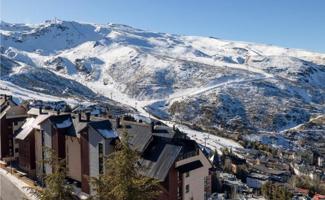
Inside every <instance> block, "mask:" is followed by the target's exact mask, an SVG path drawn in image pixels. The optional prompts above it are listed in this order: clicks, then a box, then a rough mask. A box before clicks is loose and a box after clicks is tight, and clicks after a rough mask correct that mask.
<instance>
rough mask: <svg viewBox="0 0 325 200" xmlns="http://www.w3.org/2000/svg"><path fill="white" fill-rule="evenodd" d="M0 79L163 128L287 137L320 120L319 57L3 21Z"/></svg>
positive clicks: (106, 28)
mask: <svg viewBox="0 0 325 200" xmlns="http://www.w3.org/2000/svg"><path fill="white" fill-rule="evenodd" d="M0 34H1V74H0V75H1V80H2V83H3V84H5V85H6V88H7V89H9V90H10V89H11V86H13V85H12V84H14V85H15V87H16V86H17V87H22V88H25V89H28V90H29V91H35V92H38V93H43V94H45V95H53V96H62V95H63V96H66V97H69V98H81V99H88V100H89V99H92V98H95V99H98V98H103V96H106V97H108V98H111V99H113V100H115V101H118V102H121V103H124V104H128V105H130V106H132V107H135V108H137V109H138V110H139V111H140V112H142V113H146V112H147V111H149V112H150V113H151V114H154V115H155V116H157V117H161V118H164V119H167V120H179V121H186V122H190V123H195V124H197V125H202V126H205V127H209V128H218V127H223V128H227V129H229V130H234V129H242V128H245V129H248V130H254V131H255V130H283V129H286V128H290V127H294V126H296V125H298V124H300V123H303V122H306V121H308V120H309V118H310V117H311V116H313V115H319V114H324V110H325V107H324V104H325V92H324V90H325V81H324V80H325V54H321V53H314V52H307V51H304V50H297V49H288V48H281V47H276V46H272V45H262V44H253V43H245V42H234V41H226V40H221V39H216V38H208V37H197V36H179V35H173V34H166V33H156V32H149V31H143V30H139V29H136V28H132V27H129V26H125V25H119V24H101V25H99V24H89V23H78V22H69V21H59V20H54V21H46V22H45V23H42V24H33V25H29V24H10V23H5V22H1V25H0Z"/></svg>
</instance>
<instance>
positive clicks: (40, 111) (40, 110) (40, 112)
mask: <svg viewBox="0 0 325 200" xmlns="http://www.w3.org/2000/svg"><path fill="white" fill-rule="evenodd" d="M38 109H39V114H42V113H43V112H42V109H43V108H42V106H40V107H38Z"/></svg>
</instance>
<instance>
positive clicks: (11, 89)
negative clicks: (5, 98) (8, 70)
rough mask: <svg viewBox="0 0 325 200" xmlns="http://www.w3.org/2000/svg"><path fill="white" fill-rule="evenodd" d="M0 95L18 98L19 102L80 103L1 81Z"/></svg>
mask: <svg viewBox="0 0 325 200" xmlns="http://www.w3.org/2000/svg"><path fill="white" fill-rule="evenodd" d="M0 93H1V94H7V95H12V96H13V97H15V98H18V99H19V100H20V101H21V100H29V99H32V100H42V101H65V102H67V103H68V104H71V105H77V104H78V103H80V102H79V101H78V100H77V99H72V98H63V97H57V96H51V95H46V94H43V93H39V92H35V91H31V90H27V89H24V88H22V87H19V86H17V85H15V84H13V83H10V82H8V81H3V80H0Z"/></svg>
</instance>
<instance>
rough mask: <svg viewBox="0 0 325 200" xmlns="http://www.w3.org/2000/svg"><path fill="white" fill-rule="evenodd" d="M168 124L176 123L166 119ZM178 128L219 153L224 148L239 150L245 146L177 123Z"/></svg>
mask: <svg viewBox="0 0 325 200" xmlns="http://www.w3.org/2000/svg"><path fill="white" fill-rule="evenodd" d="M164 123H166V124H167V125H168V126H173V125H174V124H175V123H173V122H169V121H164ZM175 126H176V128H178V129H179V130H180V131H182V132H184V133H186V134H187V136H189V137H190V138H191V139H192V140H195V141H196V142H197V143H199V144H201V145H203V146H205V145H206V147H208V148H210V149H211V150H215V149H216V150H217V151H218V153H221V150H222V149H224V148H229V149H232V150H233V151H237V150H240V149H242V148H243V147H242V146H241V145H240V144H239V143H237V142H235V141H233V140H231V139H227V138H223V137H219V136H216V135H212V134H209V133H206V132H203V131H196V130H193V129H190V128H189V127H187V126H185V125H180V124H175Z"/></svg>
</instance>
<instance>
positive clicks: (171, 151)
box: [139, 138, 182, 181]
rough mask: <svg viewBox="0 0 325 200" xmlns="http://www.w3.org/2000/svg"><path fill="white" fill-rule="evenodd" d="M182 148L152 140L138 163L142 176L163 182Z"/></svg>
mask: <svg viewBox="0 0 325 200" xmlns="http://www.w3.org/2000/svg"><path fill="white" fill-rule="evenodd" d="M181 149H182V147H181V146H177V145H173V144H170V143H168V142H167V141H164V140H160V139H158V138H154V140H153V142H152V143H151V144H150V145H149V146H148V148H147V149H146V151H145V152H144V154H143V155H142V158H141V159H140V161H139V164H140V166H141V167H143V170H142V174H143V175H145V176H149V177H152V178H155V179H158V180H160V181H164V180H165V178H166V176H167V174H168V172H169V170H170V168H171V167H172V166H173V164H174V162H175V161H176V159H177V157H178V155H179V153H180V152H181Z"/></svg>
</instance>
